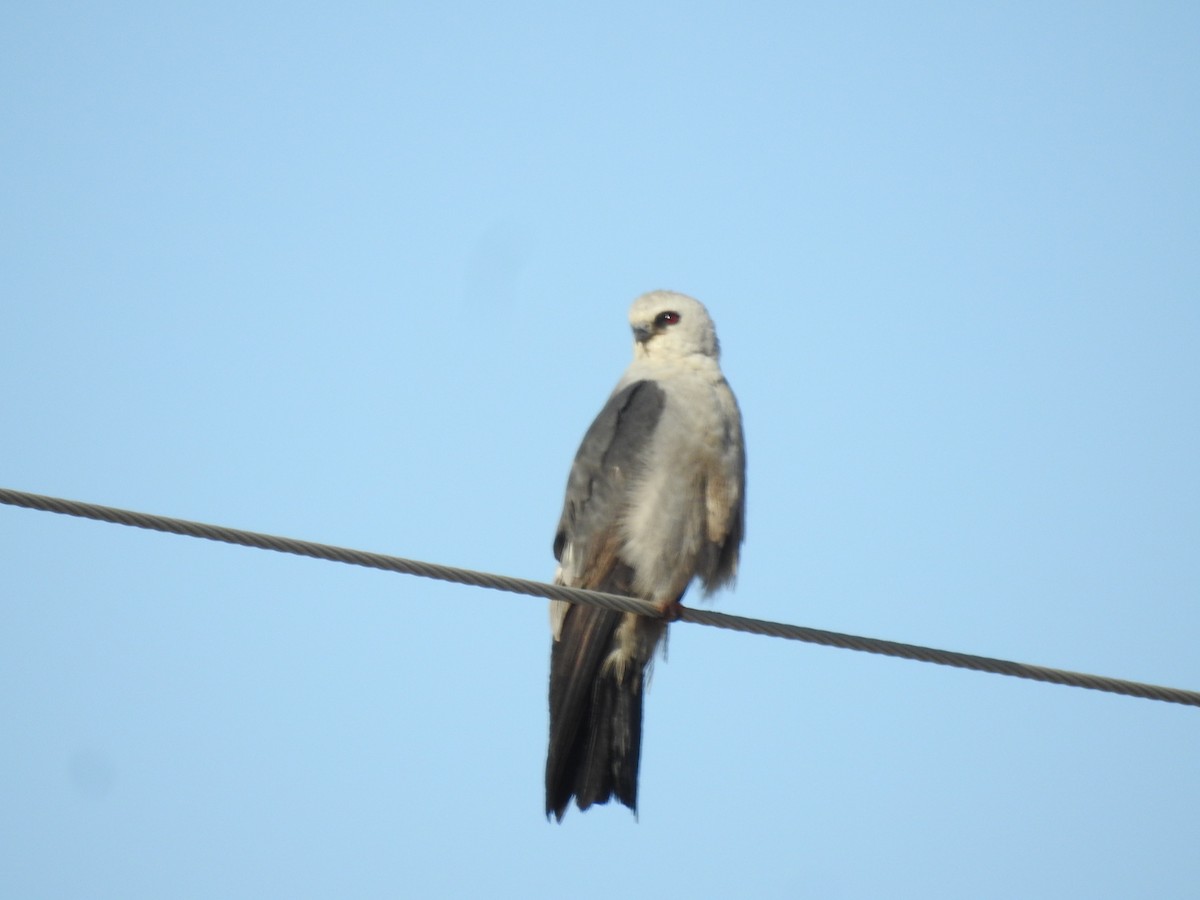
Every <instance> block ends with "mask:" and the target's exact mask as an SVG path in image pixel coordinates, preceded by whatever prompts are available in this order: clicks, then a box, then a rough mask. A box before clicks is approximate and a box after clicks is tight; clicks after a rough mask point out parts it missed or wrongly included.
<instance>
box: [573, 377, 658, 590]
mask: <svg viewBox="0 0 1200 900" xmlns="http://www.w3.org/2000/svg"><path fill="white" fill-rule="evenodd" d="M665 403H666V394H665V393H664V392H663V390H662V388H660V387H659V386H658V385H657V384H656V383H655V382H653V381H635V382H634V383H633V384H631V385H629V386H628V387H626V388H623V389H622V390H620V391H617V392H616V393H615V394H613V395H612V397H610V398H609V400H608V403H606V404H605V405H604V409H602V410H600V414H599V415H598V416H596V420H595V421H594V422H592V426H591V427H590V428H589V429H588V430H587V434H585V435H584V437H583V443H581V444H580V446H579V451H578V452H577V453H576V454H575V462H574V463H573V464H572V466H571V474H570V476H569V477H568V478H567V493H566V499H565V500H564V502H563V511H562V516H561V517H560V518H559V520H558V530H557V532H556V534H555V536H554V558H555V559H557V560H558V561H559V564H560V565H561V566H562V570H563V571H562V578H563V582H564V583H565V584H569V585H571V586H573V587H587V588H595V589H597V590H601V588H600V587H599V584H600V583H601V582H603V581H604V580H606V578H607V577H608V575H609V570H610V569H611V568H612V567H613V566H614V565H615V564H616V563H617V556H616V554H617V553H618V552H619V549H620V548H619V546H618V545H617V542H618V535H617V533H616V532H617V530H618V529H617V525H618V521H619V518H620V515H621V513H622V512H623V510H624V507H625V504H626V502H627V500H628V490H629V485H630V483H631V480H632V479H634V478H635V477H636V476H637V473H638V470H639V468H640V465H641V459H642V456H643V455H644V451H645V449H646V446H647V445H648V444H649V442H650V438H651V436H652V435H653V434H654V429H655V427H656V426H657V425H658V420H659V418H660V417H661V415H662V410H663V406H664V405H665Z"/></svg>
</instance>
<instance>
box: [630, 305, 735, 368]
mask: <svg viewBox="0 0 1200 900" xmlns="http://www.w3.org/2000/svg"><path fill="white" fill-rule="evenodd" d="M629 324H630V325H631V326H632V327H633V355H634V358H635V359H665V358H680V357H684V356H693V355H697V354H698V355H701V356H708V357H711V358H712V359H717V358H718V357H719V356H720V353H721V346H720V344H719V343H718V342H717V330H716V329H715V328H714V327H713V323H712V319H710V318H709V317H708V310H707V309H705V308H704V304H703V303H701V302H700V301H699V300H693V299H692V298H691V297H688V296H687V295H685V294H676V293H673V292H671V291H651V292H650V293H649V294H642V296H640V297H638V298H637V299H636V300H634V301H633V306H631V307H630V308H629Z"/></svg>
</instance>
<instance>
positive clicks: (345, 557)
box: [0, 488, 1200, 706]
mask: <svg viewBox="0 0 1200 900" xmlns="http://www.w3.org/2000/svg"><path fill="white" fill-rule="evenodd" d="M0 503H4V504H7V505H9V506H19V507H23V508H25V509H35V510H41V511H44V512H53V513H60V514H62V515H68V516H78V517H81V518H85V519H95V520H97V521H101V522H112V523H114V524H117V525H128V526H131V527H134V528H146V529H149V530H151V531H162V532H167V533H169V534H181V535H186V536H188V537H197V538H204V539H206V540H210V541H221V542H223V543H227V544H238V545H241V546H244V547H256V548H258V549H261V550H274V551H276V552H279V553H292V554H295V555H297V556H309V557H312V558H314V559H325V560H329V561H331V562H340V563H346V564H348V565H355V566H365V567H367V568H371V569H383V570H385V571H389V572H400V573H402V574H405V575H415V576H417V577H419V578H433V579H436V580H439V581H449V582H453V583H455V584H467V585H472V586H474V587H481V588H489V589H492V590H500V591H508V592H509V593H514V594H526V595H528V596H532V597H544V598H547V599H550V600H565V601H567V602H568V603H583V604H587V605H589V606H598V607H601V608H603V609H610V610H616V611H618V612H629V613H636V614H638V615H643V616H651V617H662V615H663V613H662V612H661V611H660V610H659V609H658V608H657V607H656V606H654V605H653V604H652V603H649V602H647V601H645V600H639V599H637V598H634V597H623V596H620V595H618V594H606V593H602V592H600V591H589V590H583V589H581V588H572V587H567V586H566V585H560V584H546V583H544V582H541V581H531V580H528V579H525V578H514V577H512V576H508V575H496V574H493V573H490V572H477V571H473V570H471V569H461V568H457V567H455V566H443V565H438V564H437V563H430V562H423V561H420V560H412V559H404V558H402V557H399V556H389V555H387V554H383V553H369V552H367V551H363V550H352V549H349V548H347V547H337V546H334V545H331V544H318V543H315V542H313V541H302V540H297V539H296V538H287V537H279V536H277V535H270V534H261V533H259V532H254V531H245V530H243V529H240V528H228V527H225V526H222V525H209V524H205V523H203V522H193V521H190V520H187V519H173V518H170V517H167V516H159V515H154V514H151V513H141V512H133V511H131V510H127V509H117V508H115V507H111V506H99V505H97V504H94V503H84V502H81V501H78V500H64V499H62V498H60V497H46V496H43V495H41V494H30V493H26V492H25V491H15V490H11V489H8V488H0ZM678 619H679V621H683V622H692V623H694V624H697V625H709V626H711V627H714V628H723V629H726V630H729V631H741V632H745V633H747V634H759V635H765V636H767V637H777V638H784V639H786V640H792V641H803V642H805V643H809V644H820V645H822V646H826V647H838V648H841V649H844V650H858V651H861V652H864V653H876V654H881V655H883V656H895V657H899V658H901V659H911V660H916V661H918V662H927V663H936V664H937V665H942V666H954V667H956V668H960V669H971V670H973V671H977V672H990V673H993V674H996V675H1008V676H1011V677H1013V678H1026V679H1030V680H1032V681H1044V682H1048V683H1051V684H1062V685H1067V686H1069V687H1078V688H1087V689H1089V690H1094V691H1106V692H1108V693H1112V694H1123V695H1125V696H1129V697H1139V698H1142V699H1145V700H1159V701H1162V702H1164V703H1180V704H1183V705H1186V706H1200V691H1189V690H1184V689H1182V688H1171V687H1161V686H1159V685H1153V684H1143V683H1141V682H1137V681H1127V680H1125V679H1121V678H1109V677H1107V676H1103V675H1087V674H1084V673H1082V672H1070V671H1066V670H1063V669H1051V668H1046V667H1045V666H1035V665H1029V664H1026V663H1018V662H1012V661H1010V660H1003V659H993V658H991V657H987V656H974V655H972V654H968V653H957V652H954V651H952V650H938V649H935V648H932V647H921V646H918V645H916V644H901V643H897V642H895V641H885V640H880V639H879V638H869V637H861V636H858V635H853V634H842V633H840V632H836V631H822V630H820V629H817V628H806V627H804V626H801V625H787V624H783V623H781V622H768V621H764V620H762V619H748V618H745V617H743V616H734V615H729V614H728V613H718V612H713V611H711V610H704V609H696V608H694V607H682V608H680V609H679V611H678Z"/></svg>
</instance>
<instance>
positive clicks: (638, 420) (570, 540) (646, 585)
mask: <svg viewBox="0 0 1200 900" xmlns="http://www.w3.org/2000/svg"><path fill="white" fill-rule="evenodd" d="M629 323H630V325H631V326H633V337H634V343H633V362H632V363H631V364H630V366H629V368H628V369H626V370H625V374H624V375H622V376H621V380H620V381H618V382H617V386H616V388H615V390H614V391H613V393H612V396H611V397H609V399H608V403H607V404H605V406H604V408H603V409H602V410H601V411H600V414H599V415H598V416H597V417H596V420H595V421H594V422H593V423H592V426H591V427H590V428H589V429H588V431H587V434H586V435H584V438H583V443H582V444H581V445H580V447H579V452H578V453H577V454H576V455H575V462H574V464H573V465H572V466H571V473H570V476H569V477H568V479H567V495H566V500H565V502H564V503H563V512H562V518H561V519H560V520H559V523H558V533H557V534H556V535H555V537H554V555H555V557H556V558H557V559H558V563H559V566H558V572H557V574H556V577H555V581H556V582H557V583H559V584H565V585H570V586H571V587H581V588H591V589H593V590H597V591H605V592H608V593H612V594H624V595H627V596H631V597H640V598H642V599H643V600H649V601H650V602H651V603H654V604H655V605H657V606H658V607H659V608H660V609H662V610H663V611H664V612H667V611H669V610H670V608H671V607H672V606H676V605H678V603H679V601H680V600H681V599H682V598H683V594H684V591H686V590H687V587H688V584H689V583H690V582H691V581H692V579H693V578H699V579H700V581H701V582H702V584H703V585H704V589H705V592H706V593H707V592H711V591H713V590H716V589H717V588H718V587H720V586H722V585H724V584H726V583H728V582H730V581H732V579H733V577H734V575H735V574H736V572H737V563H738V548H739V547H740V545H741V542H742V533H743V530H744V521H745V503H746V493H745V472H746V454H745V448H744V446H743V443H742V420H741V414H740V413H739V411H738V406H737V401H736V400H735V399H734V396H733V392H732V391H731V390H730V389H729V385H728V383H726V381H725V377H724V376H723V375H722V374H721V367H720V363H719V361H718V360H719V356H720V350H719V345H718V343H717V335H716V331H715V329H714V328H713V323H712V320H711V319H710V318H709V316H708V311H707V310H706V309H705V308H704V306H703V305H701V304H700V303H699V302H698V301H696V300H693V299H692V298H691V297H685V296H684V295H682V294H673V293H669V292H667V291H656V292H654V293H650V294H645V295H644V296H642V297H639V298H638V299H637V300H635V301H634V303H633V306H632V308H631V309H630V310H629ZM550 622H551V631H552V634H553V642H552V645H551V653H550V749H549V752H548V754H547V758H546V816H547V818H549V817H550V816H551V815H553V816H554V817H555V818H556V819H558V820H559V821H562V817H563V814H564V813H565V812H566V810H567V807H568V806H569V805H570V803H571V798H572V796H573V797H575V802H576V803H577V804H578V806H579V808H580V809H587V808H588V807H589V806H591V805H592V804H593V803H606V802H608V800H610V799H611V798H612V797H616V798H617V800H618V801H620V802H621V803H623V804H625V805H626V806H628V807H629V808H630V809H632V810H634V811H635V812H636V811H637V775H638V760H639V756H640V754H641V740H642V696H643V689H644V686H645V681H646V676H647V666H648V665H649V664H650V661H651V659H652V658H653V656H654V650H655V648H656V647H657V646H658V644H659V642H660V641H661V640H662V639H663V637H664V635H665V634H666V629H667V624H666V621H665V620H664V619H651V618H646V617H644V616H636V615H632V614H629V613H619V612H610V611H608V610H602V609H597V608H594V607H590V606H579V605H572V604H569V603H564V602H562V601H552V602H551V605H550Z"/></svg>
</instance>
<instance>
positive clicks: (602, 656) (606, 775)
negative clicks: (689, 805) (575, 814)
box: [546, 606, 657, 822]
mask: <svg viewBox="0 0 1200 900" xmlns="http://www.w3.org/2000/svg"><path fill="white" fill-rule="evenodd" d="M624 618H625V616H624V615H623V614H622V613H616V612H610V611H608V610H602V609H595V608H592V607H586V606H573V607H571V608H570V609H569V610H568V612H567V618H566V620H565V621H564V622H563V629H562V634H561V637H560V639H559V640H557V641H555V642H554V645H553V649H552V650H551V653H550V749H549V752H548V754H547V756H546V817H547V818H549V817H550V816H551V815H553V816H554V817H555V818H556V819H557V820H558V821H560V822H561V821H562V817H563V815H564V814H565V813H566V811H567V807H568V806H569V805H570V803H571V797H572V796H574V797H575V798H576V803H577V804H578V806H579V808H580V809H587V808H588V807H589V806H591V805H592V804H593V803H607V802H608V801H609V800H610V799H611V798H613V797H616V798H617V800H618V801H620V802H621V803H623V804H625V805H626V806H628V807H629V808H630V809H632V810H634V812H636V811H637V785H638V761H639V759H640V757H641V749H642V697H643V687H644V681H645V672H646V665H647V662H648V661H649V658H650V655H651V653H652V651H653V645H654V643H655V637H654V636H651V640H650V641H649V642H648V643H649V647H650V653H646V652H641V645H642V644H643V643H644V639H645V637H646V635H644V634H643V635H639V637H640V638H642V639H641V640H635V641H634V642H633V643H634V644H636V645H638V646H637V647H636V648H634V647H627V648H625V649H626V650H627V651H632V652H629V653H628V656H627V657H626V658H627V664H626V665H624V666H615V665H613V664H612V662H611V660H610V654H612V652H613V650H614V649H616V648H617V646H618V642H621V643H628V642H629V634H630V633H631V632H633V631H635V630H639V631H640V630H644V629H645V628H646V627H647V626H649V627H650V628H656V627H657V623H654V622H652V620H646V619H642V620H641V621H640V622H636V623H635V622H629V623H627V626H626V627H624V628H622V627H621V624H622V621H623V619H624ZM606 662H607V664H606Z"/></svg>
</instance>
